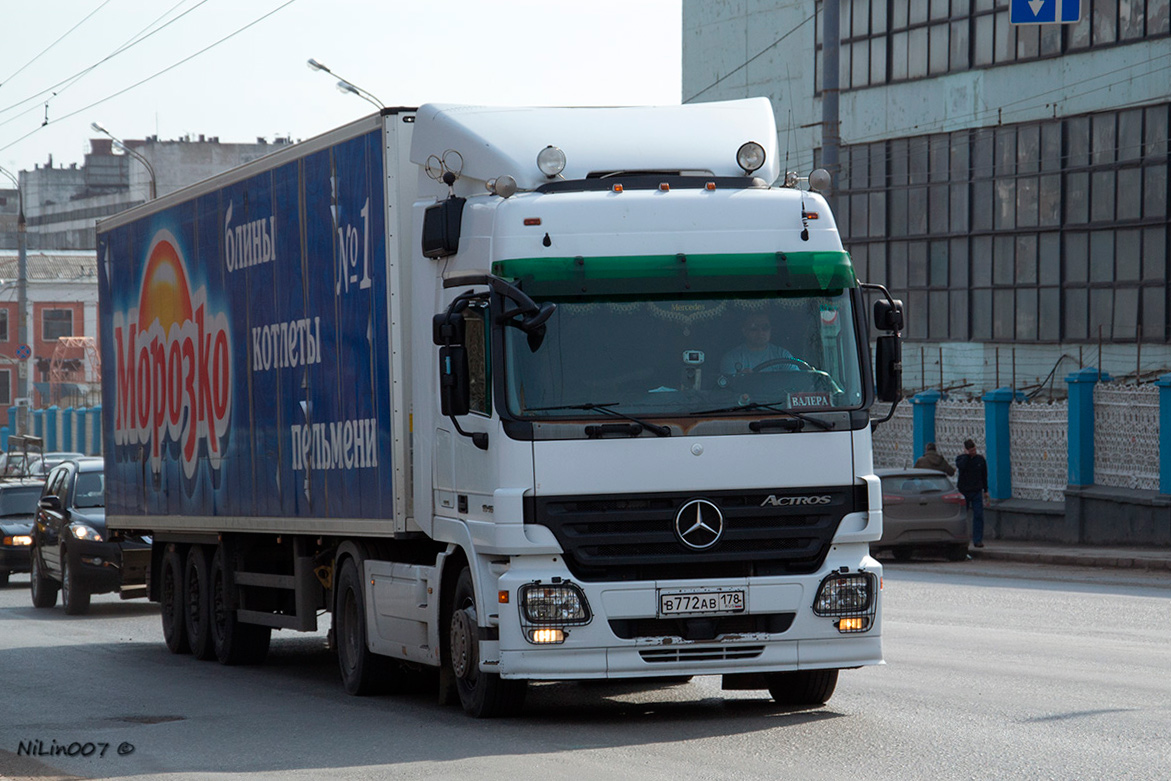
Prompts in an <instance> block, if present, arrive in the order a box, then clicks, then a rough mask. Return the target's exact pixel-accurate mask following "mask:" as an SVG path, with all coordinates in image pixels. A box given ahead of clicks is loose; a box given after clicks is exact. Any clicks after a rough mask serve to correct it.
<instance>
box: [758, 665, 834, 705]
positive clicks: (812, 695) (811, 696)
mask: <svg viewBox="0 0 1171 781" xmlns="http://www.w3.org/2000/svg"><path fill="white" fill-rule="evenodd" d="M837 685H838V671H837V670H796V671H794V672H786V673H770V674H769V676H768V693H769V694H770V695H772V698H773V699H774V700H775V701H776V702H777V704H778V705H806V706H816V705H824V704H825V703H827V702H829V698H830V697H832V696H833V694H834V689H835V688H836V687H837Z"/></svg>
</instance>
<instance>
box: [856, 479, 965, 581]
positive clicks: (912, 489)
mask: <svg viewBox="0 0 1171 781" xmlns="http://www.w3.org/2000/svg"><path fill="white" fill-rule="evenodd" d="M874 471H875V474H877V475H878V476H879V477H880V478H882V539H881V540H879V541H878V542H875V543H871V545H870V547H871V549H872V550H874V551H879V550H889V551H891V552H892V553H893V554H894V557H895V558H896V559H900V560H905V559H909V558H910V557H911V556H912V555H913V554H915V553H934V554H943V555H945V556H946V557H947V558H949V559H951V560H952V561H962V560H964V559H965V558H967V555H968V541H969V540H970V539H971V533H970V531H969V528H968V509H967V506H966V504H965V503H964V495H963V494H961V493H960V492H959V491H958V490H956V487H955V484H954V483H952V481H951V479H950V478H949V477H948V476H947V475H945V474H944V473H943V472H937V471H935V470H934V469H876V470H874Z"/></svg>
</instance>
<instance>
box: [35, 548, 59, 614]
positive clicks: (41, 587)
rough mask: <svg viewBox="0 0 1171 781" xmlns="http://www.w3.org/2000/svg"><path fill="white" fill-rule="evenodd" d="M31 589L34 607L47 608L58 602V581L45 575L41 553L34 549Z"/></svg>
mask: <svg viewBox="0 0 1171 781" xmlns="http://www.w3.org/2000/svg"><path fill="white" fill-rule="evenodd" d="M28 580H29V591H30V592H31V594H32V598H33V607H39V608H47V607H53V606H54V605H56V604H57V588H58V586H57V582H56V581H55V580H53V579H52V578H50V577H48V576H47V575H45V571H44V565H43V564H41V557H40V554H38V553H37V551H36V549H35V548H34V549H33V559H32V563H31V565H30V569H29V578H28Z"/></svg>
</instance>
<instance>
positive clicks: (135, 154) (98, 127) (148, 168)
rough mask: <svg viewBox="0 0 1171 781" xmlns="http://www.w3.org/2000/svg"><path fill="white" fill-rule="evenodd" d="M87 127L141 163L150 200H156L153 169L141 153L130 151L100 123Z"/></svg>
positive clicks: (92, 123) (156, 193)
mask: <svg viewBox="0 0 1171 781" xmlns="http://www.w3.org/2000/svg"><path fill="white" fill-rule="evenodd" d="M89 126H90V127H91V128H93V129H94V130H95V131H97V132H98V133H101V134H103V135H107V136H109V137H110V140H111V141H113V142H114V146H116V147H118V148H119V149H121V150H122V151H123V152H125V153H126V154H128V155H130V156H131V157H133V158H134V159H135V160H137V161H138V162H140V163H142V165H143V167H144V168H146V172H147V173H148V174H150V199H151V200H152V201H153V200H154V199H155V198H157V197H158V192H157V189H158V185H157V184H156V180H155V169H154V166H152V165H151V164H150V161H149V160H147V159H146V158H145V157H143V155H142V153H140V152H138V151H137V150H135V149H131V148H130V147H128V146H126V144H125V143H123V141H122V139H120V138H118V137H117V136H115V135H114V134H113V133H111V132H110V131H109V130H106V128H105V127H103V126H102V124H101V123H100V122H91V123H90V125H89Z"/></svg>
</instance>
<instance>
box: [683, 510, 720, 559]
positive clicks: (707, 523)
mask: <svg viewBox="0 0 1171 781" xmlns="http://www.w3.org/2000/svg"><path fill="white" fill-rule="evenodd" d="M723 533H724V514H723V513H721V512H720V508H719V507H716V506H715V505H714V504H712V503H711V502H709V501H708V500H707V499H692V500H691V501H690V502H688V503H687V504H685V505H683V507H681V508H680V509H679V514H678V515H676V516H675V534H677V535H679V541H680V542H682V543H683V544H684V545H686V546H687V547H688V548H691V549H692V550H706V549H708V548H710V547H711V546H713V545H715V544H716V543H717V542H719V541H720V535H722V534H723Z"/></svg>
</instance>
